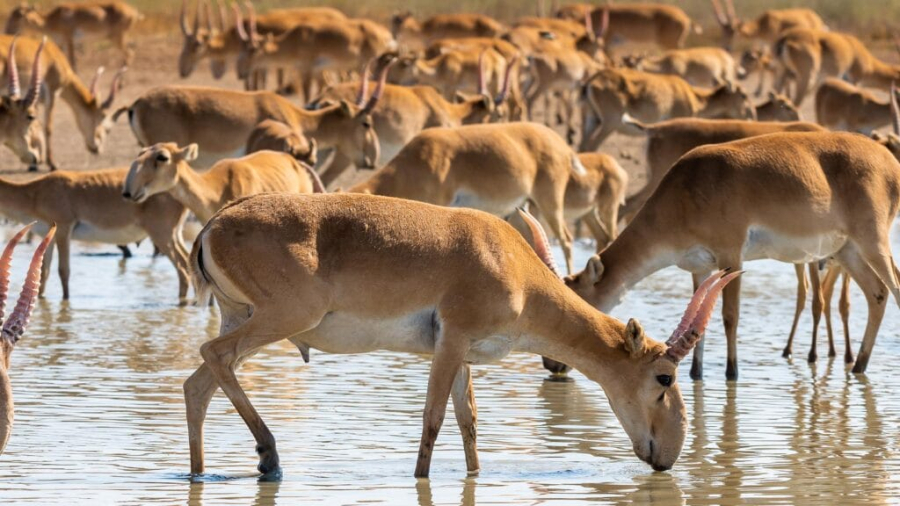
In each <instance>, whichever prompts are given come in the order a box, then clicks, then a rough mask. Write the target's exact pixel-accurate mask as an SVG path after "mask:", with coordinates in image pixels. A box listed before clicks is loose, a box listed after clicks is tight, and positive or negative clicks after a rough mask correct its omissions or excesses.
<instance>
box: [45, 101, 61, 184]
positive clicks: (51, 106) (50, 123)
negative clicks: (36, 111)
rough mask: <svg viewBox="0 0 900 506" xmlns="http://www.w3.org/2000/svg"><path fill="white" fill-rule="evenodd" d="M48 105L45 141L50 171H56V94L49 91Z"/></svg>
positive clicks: (46, 109)
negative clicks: (54, 138)
mask: <svg viewBox="0 0 900 506" xmlns="http://www.w3.org/2000/svg"><path fill="white" fill-rule="evenodd" d="M47 95H48V96H47V107H45V108H44V142H46V148H47V165H48V166H49V167H50V172H53V171H55V170H56V169H58V168H59V167H57V166H56V161H54V159H53V140H52V139H53V109H54V107H55V106H56V96H55V95H54V94H53V93H52V92H50V91H49V90H48V91H47Z"/></svg>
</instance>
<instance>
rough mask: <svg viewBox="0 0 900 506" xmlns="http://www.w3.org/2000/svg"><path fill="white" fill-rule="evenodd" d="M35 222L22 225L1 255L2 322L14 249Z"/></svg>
mask: <svg viewBox="0 0 900 506" xmlns="http://www.w3.org/2000/svg"><path fill="white" fill-rule="evenodd" d="M35 223H36V222H31V223H29V224H28V225H25V226H24V227H22V230H19V232H18V233H17V234H16V235H14V236H13V238H12V239H10V240H9V243H7V245H6V248H5V249H4V250H3V255H2V256H0V322H2V321H3V317H4V316H6V313H5V311H6V298H7V295H8V293H9V266H10V264H11V263H12V255H13V250H15V249H16V245H17V244H19V241H21V240H22V238H23V237H25V234H27V233H28V231H30V230H31V227H33V226H34V224H35Z"/></svg>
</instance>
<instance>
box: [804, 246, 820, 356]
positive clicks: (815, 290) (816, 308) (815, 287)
mask: <svg viewBox="0 0 900 506" xmlns="http://www.w3.org/2000/svg"><path fill="white" fill-rule="evenodd" d="M809 279H810V281H811V282H812V294H813V302H812V309H813V332H812V345H811V346H810V347H809V357H808V358H807V361H808V362H815V361H816V360H817V359H818V358H819V356H818V354H817V353H816V344H817V342H818V336H819V321H820V320H821V318H822V304H823V300H822V286H821V284H820V283H819V263H818V262H810V264H809Z"/></svg>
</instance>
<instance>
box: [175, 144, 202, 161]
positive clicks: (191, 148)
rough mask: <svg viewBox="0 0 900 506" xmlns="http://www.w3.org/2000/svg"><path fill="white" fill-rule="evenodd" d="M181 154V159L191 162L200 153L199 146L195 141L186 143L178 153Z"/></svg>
mask: <svg viewBox="0 0 900 506" xmlns="http://www.w3.org/2000/svg"><path fill="white" fill-rule="evenodd" d="M178 154H179V155H180V156H181V159H182V160H184V161H186V162H193V161H194V160H196V159H197V156H198V155H199V154H200V146H197V144H196V143H192V144H188V145H187V146H185V147H184V148H182V149H181V151H180V152H179V153H178Z"/></svg>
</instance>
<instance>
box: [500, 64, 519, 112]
mask: <svg viewBox="0 0 900 506" xmlns="http://www.w3.org/2000/svg"><path fill="white" fill-rule="evenodd" d="M518 62H519V55H516V56H513V57H512V58H511V59H510V60H509V61H508V62H506V73H505V74H504V75H503V87H502V88H500V94H498V95H497V98H495V99H494V103H495V104H496V105H500V104H502V103H503V102H506V99H507V97H509V82H510V80H511V78H512V71H513V68H515V66H516V64H517V63H518Z"/></svg>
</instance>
